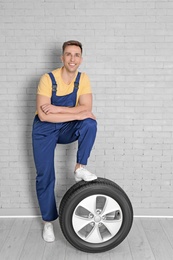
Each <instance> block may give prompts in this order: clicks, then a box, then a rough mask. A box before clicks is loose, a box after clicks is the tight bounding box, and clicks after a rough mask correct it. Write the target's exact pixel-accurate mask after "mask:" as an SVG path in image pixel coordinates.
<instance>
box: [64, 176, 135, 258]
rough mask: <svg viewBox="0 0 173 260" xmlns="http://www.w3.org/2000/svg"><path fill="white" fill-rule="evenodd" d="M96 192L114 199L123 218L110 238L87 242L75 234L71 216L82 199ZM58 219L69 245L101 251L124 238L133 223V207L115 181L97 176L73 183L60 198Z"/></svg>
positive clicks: (113, 245)
mask: <svg viewBox="0 0 173 260" xmlns="http://www.w3.org/2000/svg"><path fill="white" fill-rule="evenodd" d="M97 194H99V195H100V194H101V195H103V196H108V197H110V198H111V199H113V200H114V201H116V202H117V203H118V205H119V206H120V208H121V211H122V215H123V218H122V224H121V227H120V229H119V230H118V232H117V233H116V234H115V235H114V236H113V237H112V238H111V239H109V240H108V241H105V242H102V243H89V242H87V241H85V240H84V239H81V238H80V237H79V236H78V235H77V234H76V232H75V230H74V227H73V222H72V216H73V213H74V210H75V208H76V207H77V205H78V204H79V203H80V202H81V201H82V200H84V199H85V198H87V197H89V196H91V195H97ZM59 221H60V227H61V230H62V233H63V234H64V236H65V238H66V239H67V241H68V242H69V243H70V244H71V245H73V246H74V247H75V248H77V249H78V250H81V251H84V252H88V253H101V252H105V251H108V250H111V249H112V248H114V247H116V246H118V245H119V244H120V243H121V242H122V241H123V240H124V239H125V238H126V236H127V235H128V233H129V231H130V229H131V226H132V223H133V208H132V205H131V202H130V200H129V198H128V196H127V195H126V193H125V192H124V191H123V189H122V188H121V187H120V186H118V185H117V184H116V183H114V182H112V181H110V180H108V179H105V178H98V179H97V180H95V181H92V182H84V181H80V182H78V183H76V184H74V185H73V186H72V187H71V188H70V189H69V190H68V191H67V192H66V193H65V195H64V197H63V198H62V200H61V203H60V207H59Z"/></svg>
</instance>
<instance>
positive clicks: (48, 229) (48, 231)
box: [43, 222, 55, 242]
mask: <svg viewBox="0 0 173 260" xmlns="http://www.w3.org/2000/svg"><path fill="white" fill-rule="evenodd" d="M43 239H44V241H46V242H53V241H55V235H54V231H53V225H52V223H50V222H46V223H45V224H44V228H43Z"/></svg>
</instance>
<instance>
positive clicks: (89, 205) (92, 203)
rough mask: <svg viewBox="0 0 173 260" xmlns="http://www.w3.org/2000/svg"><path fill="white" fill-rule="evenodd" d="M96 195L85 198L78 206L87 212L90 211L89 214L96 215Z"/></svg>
mask: <svg viewBox="0 0 173 260" xmlns="http://www.w3.org/2000/svg"><path fill="white" fill-rule="evenodd" d="M96 197H97V196H96V195H94V196H89V197H87V198H85V199H84V200H82V201H81V202H80V203H79V204H78V206H81V207H83V208H85V209H86V210H88V211H89V212H91V213H92V214H94V213H95V209H96Z"/></svg>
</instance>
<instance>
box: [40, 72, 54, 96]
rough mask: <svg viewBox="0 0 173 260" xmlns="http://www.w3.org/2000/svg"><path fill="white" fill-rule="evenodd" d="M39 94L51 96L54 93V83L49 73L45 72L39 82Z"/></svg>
mask: <svg viewBox="0 0 173 260" xmlns="http://www.w3.org/2000/svg"><path fill="white" fill-rule="evenodd" d="M37 94H39V95H42V96H46V97H51V95H52V83H51V79H50V77H49V75H48V74H44V75H43V76H42V77H41V79H40V81H39V84H38V88H37Z"/></svg>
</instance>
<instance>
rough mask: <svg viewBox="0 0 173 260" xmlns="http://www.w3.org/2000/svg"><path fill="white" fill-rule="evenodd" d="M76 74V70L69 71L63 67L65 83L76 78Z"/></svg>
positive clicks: (62, 75)
mask: <svg viewBox="0 0 173 260" xmlns="http://www.w3.org/2000/svg"><path fill="white" fill-rule="evenodd" d="M75 76H76V71H74V72H70V71H67V70H66V68H65V67H62V71H61V77H62V79H63V81H64V82H65V83H67V84H70V82H71V81H72V80H73V79H74V77H75Z"/></svg>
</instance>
